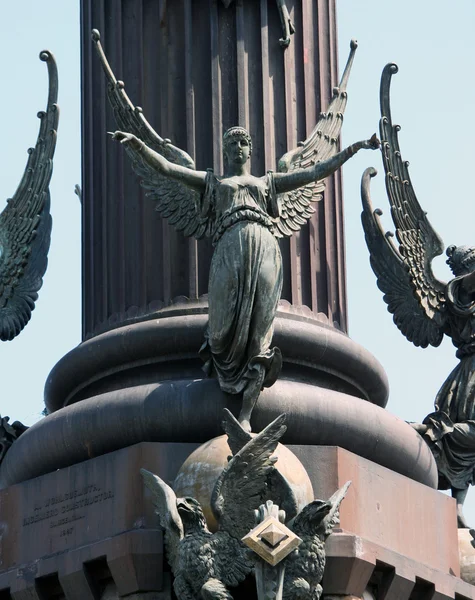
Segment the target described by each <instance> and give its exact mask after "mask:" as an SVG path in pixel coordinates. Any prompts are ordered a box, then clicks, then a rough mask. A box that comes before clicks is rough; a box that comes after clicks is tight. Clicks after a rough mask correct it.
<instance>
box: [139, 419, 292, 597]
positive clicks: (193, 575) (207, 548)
mask: <svg viewBox="0 0 475 600" xmlns="http://www.w3.org/2000/svg"><path fill="white" fill-rule="evenodd" d="M227 419H231V420H232V421H233V420H234V418H233V417H232V415H231V413H229V412H227V411H226V412H225V420H227ZM284 422H285V415H281V416H280V417H278V418H277V419H275V421H273V422H272V423H271V424H270V425H269V426H268V427H266V428H265V429H264V430H263V431H262V432H261V433H259V434H258V435H256V436H255V437H253V438H252V439H251V440H249V441H248V442H247V443H245V444H244V446H242V447H241V449H240V450H239V452H237V453H236V454H234V455H233V457H232V458H231V459H230V461H229V464H228V465H227V467H226V468H225V469H224V470H223V472H222V473H221V475H220V476H219V478H218V481H217V482H216V485H215V488H214V491H213V495H212V506H213V511H214V512H215V514H216V517H217V520H218V523H219V529H218V531H217V532H216V533H211V532H210V531H209V529H208V527H207V524H206V520H205V517H204V514H203V511H202V508H201V506H200V504H199V502H198V501H197V500H195V499H194V498H190V497H186V498H177V497H176V496H175V493H174V492H173V490H172V489H171V488H170V487H169V486H168V485H167V484H166V483H165V482H164V481H163V480H162V479H160V477H158V476H157V475H154V474H153V473H150V472H149V471H147V470H145V469H142V470H141V473H142V476H143V478H144V483H145V484H146V486H147V487H148V488H149V489H150V490H151V492H152V493H153V498H154V504H155V507H156V510H157V514H158V515H159V518H160V524H161V525H162V527H163V528H164V529H165V545H166V547H167V553H168V561H169V563H170V566H171V568H172V571H173V574H174V582H173V588H174V590H175V593H176V595H177V598H179V599H180V600H182V599H183V600H184V599H189V600H191V599H192V598H195V599H196V600H198V599H199V598H216V599H217V600H218V599H222V600H232V596H231V595H230V594H229V592H228V591H227V587H235V586H237V585H238V584H239V583H241V582H242V581H244V579H245V578H246V576H247V575H249V574H250V573H251V571H252V567H253V561H252V558H251V555H250V554H248V552H247V551H246V548H245V546H244V545H243V544H242V542H241V539H242V538H243V537H244V535H245V534H247V533H248V532H249V531H250V530H251V529H252V528H253V525H254V522H255V521H254V510H255V509H256V508H257V507H258V506H259V504H260V503H261V501H262V500H263V499H264V498H265V496H266V495H267V493H268V491H267V480H268V478H269V477H271V476H272V473H273V472H274V470H275V467H274V460H272V458H271V457H272V454H273V453H274V451H275V449H276V447H277V444H278V442H279V439H280V438H281V437H282V435H283V434H284V432H285V429H286V426H285V424H284ZM238 428H239V426H238ZM236 431H237V430H236V428H235V427H231V428H230V429H228V431H227V433H228V436H230V437H231V436H234V435H235V433H236ZM231 445H232V446H234V447H236V445H241V444H240V440H239V439H235V440H234V441H233V442H232V443H231ZM286 489H288V490H289V493H291V492H290V488H288V486H287V488H286Z"/></svg>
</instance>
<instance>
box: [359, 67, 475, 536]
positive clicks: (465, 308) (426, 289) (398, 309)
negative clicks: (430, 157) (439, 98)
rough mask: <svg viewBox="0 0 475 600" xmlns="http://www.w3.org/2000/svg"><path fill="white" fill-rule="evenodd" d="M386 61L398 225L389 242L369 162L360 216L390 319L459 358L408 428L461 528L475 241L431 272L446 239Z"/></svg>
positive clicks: (390, 187) (467, 462) (473, 368)
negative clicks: (430, 212) (411, 152)
mask: <svg viewBox="0 0 475 600" xmlns="http://www.w3.org/2000/svg"><path fill="white" fill-rule="evenodd" d="M397 70H398V69H397V66H396V65H395V64H389V65H387V66H386V67H385V69H384V71H383V74H382V78H381V91H380V102H381V120H380V133H381V153H382V157H383V165H384V171H385V174H386V190H387V195H388V199H389V203H390V206H391V216H392V219H393V222H394V225H395V229H396V239H397V241H398V242H399V246H398V245H397V244H396V243H394V241H393V240H392V239H391V235H392V234H389V233H385V232H384V229H383V227H382V225H381V222H380V219H379V217H380V215H381V211H380V210H376V211H374V210H373V208H372V205H371V201H370V196H369V182H370V179H371V177H373V176H374V175H376V171H375V170H374V169H371V168H370V169H367V170H366V171H365V173H364V174H363V179H362V184H361V190H362V201H363V213H362V222H363V228H364V232H365V238H366V243H367V245H368V249H369V252H370V261H371V266H372V268H373V271H374V273H375V275H376V277H377V282H378V287H379V288H380V290H381V291H382V292H383V293H384V296H383V298H384V301H385V302H386V304H387V305H388V310H389V312H391V313H392V314H393V320H394V323H395V324H396V325H397V327H398V328H399V330H400V331H401V333H402V334H403V335H404V336H405V337H406V338H407V339H408V340H409V341H410V342H412V343H413V344H414V345H415V346H421V347H422V348H426V347H427V346H428V345H431V346H438V345H439V344H440V343H441V341H442V339H443V336H444V335H447V336H448V337H450V338H451V339H452V342H453V344H454V345H455V347H456V348H457V353H456V355H457V358H459V359H460V362H459V364H458V365H457V366H456V367H455V369H454V370H453V371H452V373H450V375H449V376H448V378H447V379H446V381H445V383H444V384H443V385H442V387H441V389H440V391H439V392H438V394H437V397H436V399H435V411H434V412H433V413H431V414H430V415H428V416H427V417H426V418H425V419H424V422H423V423H422V424H417V423H414V424H412V425H413V427H414V428H415V429H416V430H417V431H419V433H421V435H423V436H424V439H425V440H426V441H427V443H428V444H429V446H430V447H431V449H432V451H433V454H434V456H435V459H436V462H437V466H438V471H439V489H449V488H450V489H451V491H452V495H453V497H454V498H455V499H456V502H457V515H458V524H459V527H467V523H466V521H465V517H464V515H463V503H464V500H465V497H466V495H467V490H468V487H469V485H473V484H474V482H475V248H473V247H469V246H458V247H456V246H449V247H448V248H447V251H446V254H447V256H448V260H447V263H448V264H449V266H450V268H451V270H452V272H453V274H454V276H455V277H454V278H453V279H451V280H450V281H449V283H445V282H443V281H440V280H439V279H437V278H436V277H435V275H434V273H433V271H432V261H433V259H434V258H435V257H436V256H438V255H440V254H442V253H443V251H444V244H443V242H442V240H441V238H440V237H439V235H438V234H437V233H436V232H435V230H434V228H433V227H432V225H431V223H430V221H429V219H428V218H427V215H426V213H425V212H424V211H423V210H422V208H421V206H420V204H419V202H418V200H417V198H416V195H415V192H414V189H413V186H412V183H411V179H410V177H409V172H408V163H407V162H405V161H404V160H403V159H402V157H401V151H400V148H399V142H398V135H397V133H398V131H399V126H397V125H393V123H392V119H391V110H390V102H389V89H390V82H391V78H392V75H393V74H394V73H397Z"/></svg>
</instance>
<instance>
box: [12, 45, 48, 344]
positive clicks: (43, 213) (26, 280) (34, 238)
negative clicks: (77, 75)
mask: <svg viewBox="0 0 475 600" xmlns="http://www.w3.org/2000/svg"><path fill="white" fill-rule="evenodd" d="M40 59H41V60H42V61H44V62H46V63H47V66H48V75H49V92H48V102H47V105H46V111H45V112H43V111H42V112H39V113H38V117H39V119H40V120H41V123H40V130H39V133H38V138H37V141H36V146H35V147H34V148H30V149H29V150H28V154H29V157H28V162H27V164H26V167H25V172H24V173H23V177H22V179H21V181H20V184H19V186H18V188H17V190H16V192H15V194H14V195H13V197H12V198H9V199H8V205H7V207H6V208H5V209H4V210H3V212H2V213H1V214H0V340H2V341H8V340H12V339H13V338H14V337H16V336H17V335H18V334H19V333H20V331H21V330H22V329H23V328H24V327H25V325H26V324H27V323H28V321H29V320H30V318H31V312H32V311H33V309H34V308H35V302H36V300H37V299H38V291H39V290H40V288H41V286H42V285H43V275H44V274H45V271H46V266H47V264H48V250H49V244H50V236H51V215H50V194H49V183H50V180H51V175H52V172H53V155H54V149H55V146H56V130H57V128H58V119H59V109H58V105H57V104H56V102H57V99H58V72H57V68H56V62H55V60H54V57H53V55H52V54H51V52H49V51H48V50H43V52H41V53H40Z"/></svg>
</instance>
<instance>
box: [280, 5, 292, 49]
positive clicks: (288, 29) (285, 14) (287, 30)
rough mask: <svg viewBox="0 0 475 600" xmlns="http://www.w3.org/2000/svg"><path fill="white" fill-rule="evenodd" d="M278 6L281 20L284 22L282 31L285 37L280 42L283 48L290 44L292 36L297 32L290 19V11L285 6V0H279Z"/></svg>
mask: <svg viewBox="0 0 475 600" xmlns="http://www.w3.org/2000/svg"><path fill="white" fill-rule="evenodd" d="M277 6H278V7H279V14H280V20H281V22H282V29H283V32H284V37H282V38H281V39H280V40H279V42H280V45H281V46H284V47H286V46H288V45H289V44H290V36H291V35H292V34H293V33H294V32H295V28H294V25H293V23H292V21H291V19H290V15H289V11H288V9H287V6H286V5H285V0H277Z"/></svg>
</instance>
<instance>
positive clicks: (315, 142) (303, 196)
mask: <svg viewBox="0 0 475 600" xmlns="http://www.w3.org/2000/svg"><path fill="white" fill-rule="evenodd" d="M350 48H351V50H350V56H349V58H348V61H347V64H346V67H345V71H344V73H343V76H342V78H341V82H340V85H339V87H336V88H334V90H333V99H332V101H331V103H330V106H329V107H328V110H327V112H324V113H321V114H320V118H319V120H318V123H317V124H316V126H315V128H314V129H313V131H312V132H311V134H310V135H309V136H308V138H307V139H306V140H305V142H303V143H301V144H300V145H299V147H298V148H296V149H294V150H291V151H290V152H288V153H287V154H285V155H284V156H283V157H282V158H281V159H280V160H279V164H278V169H277V170H278V171H279V172H292V171H293V170H295V169H305V168H307V167H310V166H311V165H312V164H315V163H316V162H319V161H323V160H326V159H328V158H330V157H331V156H333V155H334V154H336V153H337V152H338V138H339V136H340V131H341V127H342V124H343V114H344V112H345V107H346V102H347V93H346V84H347V82H348V77H349V74H350V70H351V66H352V64H353V59H354V55H355V52H356V48H357V44H356V42H355V41H352V42H351V46H350ZM324 189H325V182H324V181H312V182H311V183H309V184H307V185H306V186H303V187H301V188H299V189H297V190H292V191H290V192H286V193H284V194H280V195H279V204H280V216H279V217H277V218H276V219H275V220H274V235H275V236H276V237H289V236H291V235H292V234H293V233H294V232H295V231H298V230H299V229H300V228H301V227H302V225H303V224H304V223H305V222H306V221H307V220H308V219H309V218H310V217H311V216H312V214H313V213H314V212H315V210H314V209H313V207H312V206H311V204H312V203H313V202H318V201H319V200H321V199H322V198H323V191H324ZM297 205H298V206H299V208H300V210H299V209H298V208H297V210H299V213H300V216H299V218H298V219H296V218H295V216H294V213H292V212H291V210H290V209H291V208H292V207H296V206H297Z"/></svg>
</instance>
